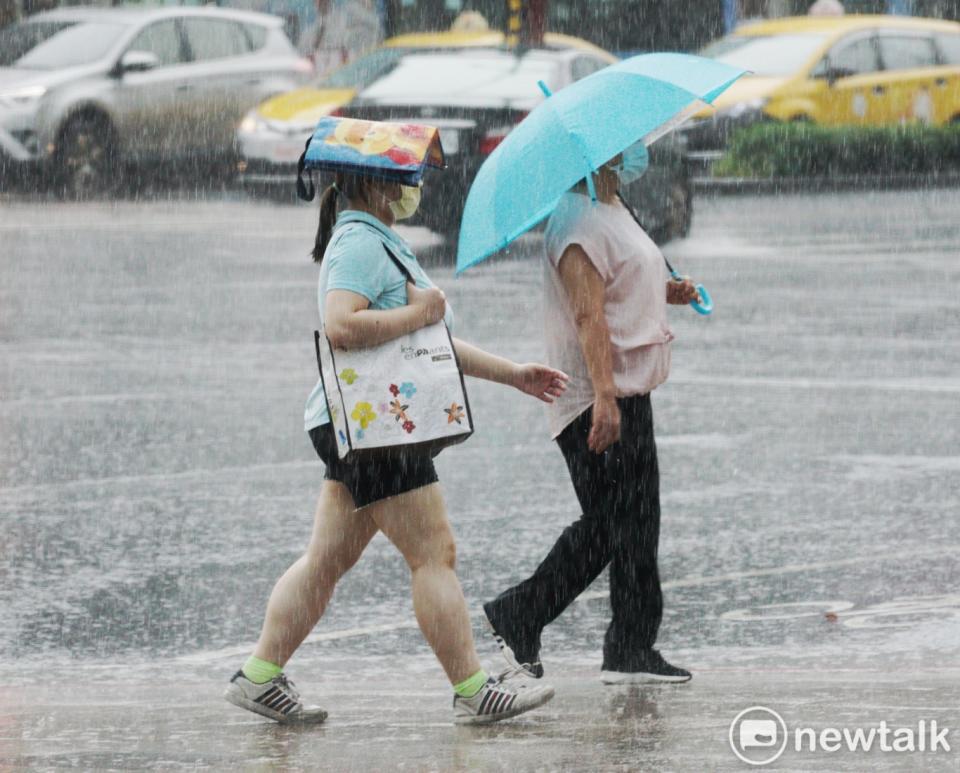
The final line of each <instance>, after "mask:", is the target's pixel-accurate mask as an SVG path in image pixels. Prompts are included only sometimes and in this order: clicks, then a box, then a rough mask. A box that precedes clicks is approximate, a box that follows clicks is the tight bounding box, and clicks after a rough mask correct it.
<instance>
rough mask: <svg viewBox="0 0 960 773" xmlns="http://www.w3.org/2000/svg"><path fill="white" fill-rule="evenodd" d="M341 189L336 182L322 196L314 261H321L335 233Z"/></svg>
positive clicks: (314, 245) (314, 246) (314, 247)
mask: <svg viewBox="0 0 960 773" xmlns="http://www.w3.org/2000/svg"><path fill="white" fill-rule="evenodd" d="M339 195H340V189H339V188H338V187H337V184H336V183H335V182H334V183H333V184H332V185H328V186H327V189H326V190H325V191H324V192H323V195H322V196H321V197H320V223H319V224H318V225H317V238H316V240H315V242H314V244H313V262H314V263H321V262H322V261H323V253H324V252H326V251H327V245H328V244H329V243H330V237H331V236H332V235H333V226H334V225H336V222H337V198H339Z"/></svg>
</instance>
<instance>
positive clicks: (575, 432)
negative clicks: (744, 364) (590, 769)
mask: <svg viewBox="0 0 960 773" xmlns="http://www.w3.org/2000/svg"><path fill="white" fill-rule="evenodd" d="M646 164H647V151H646V148H645V147H644V146H643V144H642V143H637V144H636V145H634V146H632V147H631V148H629V149H628V150H627V151H625V152H624V153H623V154H621V155H617V156H616V157H614V158H613V159H611V160H610V161H609V162H607V163H606V164H605V165H603V166H601V167H600V169H599V171H597V172H596V173H594V175H593V180H592V182H593V187H594V190H595V195H596V199H597V200H596V201H595V202H594V201H591V196H590V195H589V194H588V188H587V184H586V181H582V182H581V183H579V184H578V185H577V186H575V187H574V188H573V189H572V190H571V191H569V192H568V193H567V194H566V195H564V196H563V197H562V198H561V200H560V202H559V204H558V206H557V208H556V209H555V210H554V212H553V214H552V215H551V216H550V219H549V221H548V222H547V229H546V237H545V244H546V258H547V260H546V262H545V272H544V273H545V280H544V293H545V298H544V307H545V314H546V325H545V328H546V331H547V352H548V360H549V361H550V362H551V363H553V364H554V365H556V366H558V367H560V368H561V369H563V370H564V371H565V372H566V373H567V374H569V376H570V381H569V383H568V388H567V391H566V392H565V393H564V394H563V395H562V396H561V397H559V398H558V399H557V400H556V402H555V403H554V404H553V405H552V406H551V409H550V428H551V432H552V436H553V438H554V439H555V440H556V441H557V444H558V445H559V446H560V450H561V452H562V453H563V456H564V459H565V460H566V463H567V468H568V470H569V472H570V478H571V480H572V482H573V486H574V489H575V490H576V493H577V498H578V499H579V501H580V506H581V507H582V508H583V514H582V515H581V516H580V518H579V519H578V520H577V521H575V522H574V523H572V524H571V525H570V526H568V527H567V528H566V529H565V530H564V531H563V533H562V534H561V535H560V537H559V539H558V540H557V541H556V543H555V544H554V546H553V548H552V549H551V550H550V552H549V553H548V554H547V557H546V558H545V559H544V560H543V562H542V563H541V564H540V566H538V567H537V569H536V570H535V571H534V573H533V574H532V575H531V576H530V577H529V578H527V579H526V580H524V581H523V582H521V583H520V584H519V585H516V586H514V587H512V588H510V589H508V590H506V591H504V592H503V593H501V594H500V595H499V596H498V597H497V598H496V599H494V600H493V601H490V602H488V603H487V604H485V605H484V611H485V612H486V615H487V618H488V620H489V622H490V625H491V627H492V628H493V631H494V636H495V637H496V639H497V642H498V644H499V645H500V647H501V649H502V650H503V653H504V655H505V656H506V657H507V660H508V662H510V663H512V664H513V665H515V666H517V667H522V668H523V669H524V670H525V671H526V672H527V673H529V674H530V675H531V676H534V677H540V676H542V675H543V666H542V665H541V663H540V633H541V631H542V630H543V628H544V627H545V626H546V625H548V624H549V623H550V622H551V621H553V620H554V619H555V618H556V617H557V616H558V615H559V614H560V613H561V612H563V610H564V609H566V607H567V606H568V605H569V604H570V603H571V602H572V601H573V600H574V599H575V598H576V597H577V596H578V595H579V594H580V593H581V592H582V591H583V590H584V589H586V587H587V586H588V585H590V583H592V582H593V580H594V579H595V578H596V577H597V576H598V575H599V574H600V572H601V571H602V570H603V569H604V568H605V567H607V566H608V565H609V567H610V604H611V607H612V611H613V619H612V620H611V622H610V625H609V627H608V629H607V634H606V638H605V641H604V648H603V668H602V672H601V678H602V680H603V681H604V682H606V683H611V684H612V683H632V682H643V681H669V682H683V681H687V680H688V679H690V673H689V672H687V671H685V670H683V669H681V668H677V667H675V666H672V665H671V664H669V663H668V662H667V661H666V660H664V659H663V657H662V656H661V655H660V654H659V652H658V651H657V650H656V649H654V643H655V642H656V638H657V630H658V628H659V626H660V619H661V616H662V611H663V599H662V595H661V591H660V579H659V576H658V573H657V543H658V541H659V536H660V500H659V473H658V468H657V450H656V444H655V442H654V435H653V416H652V413H651V407H650V392H651V391H653V389H655V388H656V387H657V386H658V385H660V384H662V383H663V382H664V381H665V380H666V378H667V374H668V372H669V370H670V342H671V340H672V339H673V335H672V333H671V332H670V329H669V327H668V326H667V318H666V306H667V304H687V303H690V302H691V301H698V300H699V295H698V292H697V289H696V287H695V286H694V285H693V284H692V283H691V282H690V281H689V280H685V279H684V280H680V281H677V280H673V279H670V277H669V274H668V272H667V269H666V265H665V262H664V259H663V256H662V255H661V253H660V250H659V249H658V248H657V246H656V245H655V244H654V243H653V241H652V240H651V239H650V237H649V236H647V234H646V233H645V232H644V231H643V229H642V228H641V227H640V226H639V224H638V223H637V222H636V221H635V220H634V218H633V216H632V214H631V213H630V212H629V211H628V210H627V209H626V207H625V205H624V204H623V203H622V201H621V200H620V198H619V197H618V189H619V187H620V186H621V185H624V184H627V183H629V182H631V181H632V180H634V179H636V178H638V177H639V176H640V174H642V172H643V170H644V169H645V168H646Z"/></svg>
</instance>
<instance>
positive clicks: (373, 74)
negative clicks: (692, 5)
mask: <svg viewBox="0 0 960 773" xmlns="http://www.w3.org/2000/svg"><path fill="white" fill-rule="evenodd" d="M503 45H504V34H503V33H502V32H499V31H496V30H480V31H453V30H451V31H446V32H430V33H415V34H409V35H400V36H397V37H394V38H390V39H388V40H386V41H385V42H384V43H383V45H381V46H380V47H379V48H376V49H373V50H372V51H369V52H368V53H366V54H364V55H362V56H360V57H359V58H357V59H355V60H354V61H352V62H350V63H349V64H346V65H344V66H343V67H340V68H338V69H336V70H334V71H332V72H331V73H329V74H327V75H324V76H322V77H321V78H320V80H319V81H317V82H316V83H315V84H313V85H312V86H310V87H306V88H300V89H296V90H294V91H290V92H286V93H284V94H279V95H277V96H275V97H273V98H271V99H268V100H267V101H265V102H263V103H261V104H260V105H258V106H257V107H256V108H254V109H253V110H251V111H250V112H249V113H248V114H247V115H246V116H245V117H244V119H243V121H242V122H241V124H240V127H239V129H238V131H237V142H238V145H239V149H240V152H241V155H242V158H243V160H242V161H241V172H242V176H243V179H244V180H245V181H247V182H250V183H289V181H290V170H291V168H292V165H293V164H295V163H296V161H297V159H298V158H299V157H300V154H301V153H302V152H303V148H304V144H305V143H306V140H307V138H308V137H309V136H310V134H311V132H312V131H313V128H314V126H316V123H317V121H319V120H320V118H322V117H323V116H325V115H330V114H331V113H334V112H336V111H337V110H339V109H340V108H342V107H343V106H345V105H346V104H347V103H349V102H350V100H352V99H353V97H354V96H355V95H356V94H357V92H358V91H359V90H362V89H364V88H366V87H367V86H369V85H370V84H371V83H373V82H374V81H376V80H378V79H380V78H381V77H383V76H384V75H385V74H386V73H388V72H390V71H391V70H392V68H394V67H395V66H396V65H397V63H398V62H399V61H400V60H401V59H402V58H403V57H404V56H406V55H407V54H411V53H423V52H442V51H455V50H461V49H474V48H497V47H500V46H503ZM544 47H545V48H547V49H553V50H570V49H573V50H577V51H580V52H582V53H583V54H584V55H585V57H584V61H585V63H586V65H587V66H588V67H589V68H591V69H597V68H598V67H599V66H604V65H606V64H612V63H614V62H617V61H619V60H618V59H617V58H616V57H615V56H613V54H610V53H608V52H607V51H604V50H603V49H602V48H599V47H597V46H595V45H593V44H591V43H588V42H587V41H585V40H581V39H580V38H576V37H571V36H569V35H558V34H553V33H547V34H546V36H545V37H544ZM584 74H586V73H584Z"/></svg>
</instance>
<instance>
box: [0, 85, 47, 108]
mask: <svg viewBox="0 0 960 773" xmlns="http://www.w3.org/2000/svg"><path fill="white" fill-rule="evenodd" d="M46 93H47V87H46V86H26V87H24V88H22V89H13V90H11V91H2V92H0V102H6V103H7V104H8V105H13V106H23V105H29V104H31V103H33V102H36V101H37V100H39V99H40V98H41V97H43V95H44V94H46Z"/></svg>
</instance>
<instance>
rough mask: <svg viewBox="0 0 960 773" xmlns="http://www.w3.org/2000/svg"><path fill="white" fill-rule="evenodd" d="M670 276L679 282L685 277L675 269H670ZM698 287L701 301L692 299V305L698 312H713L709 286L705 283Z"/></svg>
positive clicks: (704, 313)
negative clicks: (705, 285) (708, 290)
mask: <svg viewBox="0 0 960 773" xmlns="http://www.w3.org/2000/svg"><path fill="white" fill-rule="evenodd" d="M670 276H671V277H672V278H673V279H676V280H677V281H678V282H682V281H683V277H682V276H680V274H678V273H677V272H676V271H674V270H673V269H671V270H670ZM696 287H697V292H698V293H700V303H697V302H696V301H690V306H691V308H693V310H694V311H695V312H697V314H703V315H704V316H706V315H707V314H710V313H712V312H713V298H711V297H710V293H708V292H707V288H706V287H704V286H703V285H697V286H696Z"/></svg>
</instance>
